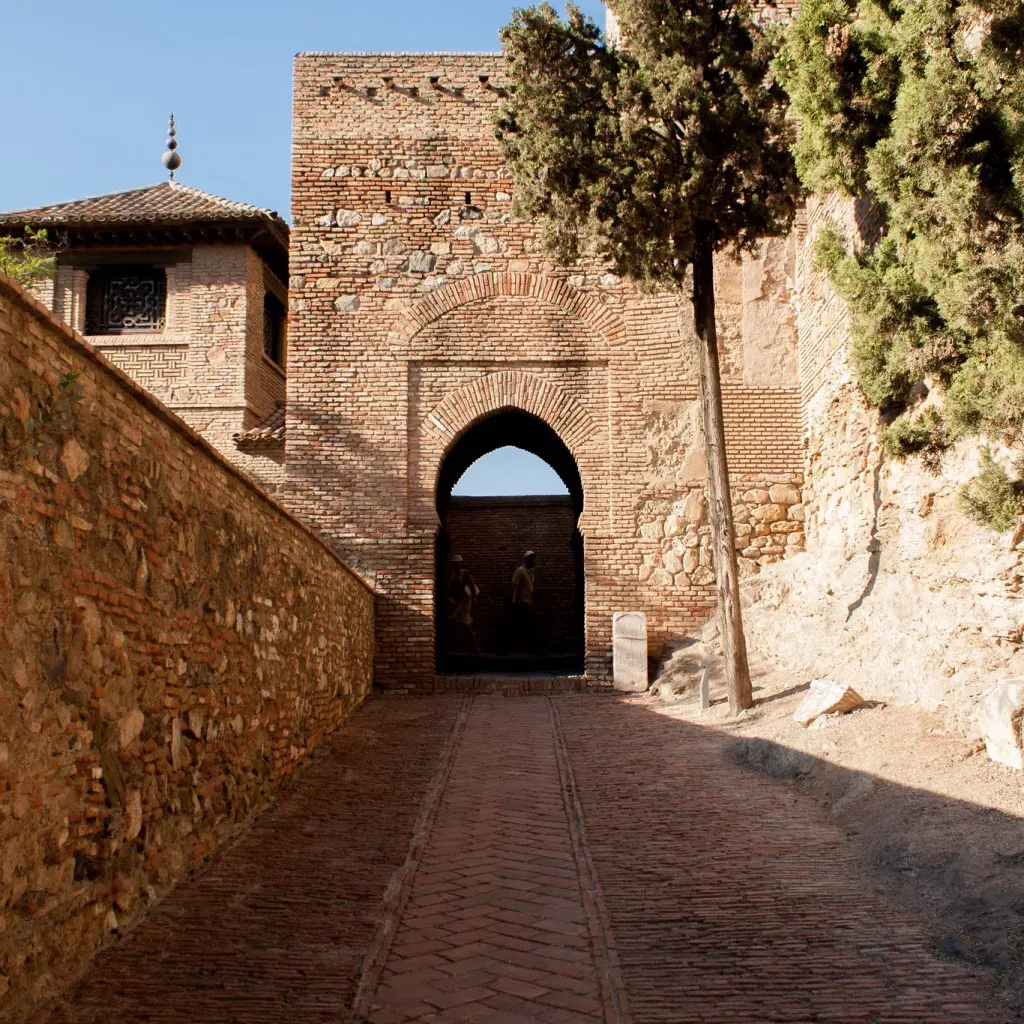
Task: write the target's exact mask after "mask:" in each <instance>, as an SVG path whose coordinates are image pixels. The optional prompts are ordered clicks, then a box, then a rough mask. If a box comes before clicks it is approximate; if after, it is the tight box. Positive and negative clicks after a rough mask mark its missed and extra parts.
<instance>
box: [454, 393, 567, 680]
mask: <svg viewBox="0 0 1024 1024" xmlns="http://www.w3.org/2000/svg"><path fill="white" fill-rule="evenodd" d="M508 446H513V447H516V448H521V449H523V450H524V451H527V452H530V453H531V454H533V455H535V456H537V457H538V458H540V459H542V460H543V461H544V462H546V463H547V464H548V465H549V466H550V467H551V468H552V469H553V470H554V471H555V472H556V473H557V474H558V476H559V478H560V479H561V480H562V482H563V483H564V484H565V488H566V490H567V492H568V494H567V495H565V496H552V497H543V498H541V497H531V496H523V497H516V496H504V497H500V498H476V499H460V498H454V497H453V495H452V491H453V489H454V488H455V485H456V484H457V483H458V481H459V479H460V478H461V477H462V475H463V474H464V473H465V472H466V470H467V469H469V467H470V466H472V465H473V463H475V462H476V461H477V460H479V459H481V458H483V457H484V456H486V455H488V454H489V453H491V452H494V451H496V450H498V449H500V448H504V447H508ZM435 500H436V508H437V515H438V519H439V522H440V526H439V527H438V532H437V543H436V550H435V574H434V575H435V595H434V624H435V629H434V649H435V657H436V667H437V671H438V673H440V674H444V675H453V674H478V673H481V672H498V673H502V674H524V673H535V672H543V673H565V674H572V675H575V674H581V673H582V672H583V670H584V659H585V653H586V652H585V646H586V644H585V639H584V607H585V592H584V580H585V576H584V542H583V537H582V535H581V533H580V530H579V518H580V515H581V514H582V512H583V506H584V493H583V482H582V479H581V476H580V471H579V468H578V466H577V464H576V460H575V458H574V457H573V455H572V453H571V452H570V451H569V449H568V447H567V446H566V445H565V443H564V442H563V441H562V439H561V438H560V437H559V435H558V434H557V432H556V431H555V430H554V429H553V428H552V427H550V426H549V425H548V424H547V423H545V422H544V420H542V419H541V418H540V417H538V416H535V415H533V414H531V413H528V412H524V411H523V410H521V409H514V408H506V409H501V410H499V411H497V412H494V413H491V414H490V415H488V416H486V417H484V418H482V419H480V420H478V421H477V422H475V423H474V424H472V425H471V426H469V427H468V428H467V429H466V430H465V431H464V432H463V433H462V434H461V435H460V436H459V438H458V439H457V440H456V441H455V442H454V443H453V444H452V446H451V447H450V448H449V450H448V452H447V454H446V455H445V457H444V460H443V461H442V463H441V466H440V471H439V473H438V480H437V489H436V495H435ZM527 550H533V551H535V552H536V557H537V567H536V592H535V599H534V604H533V608H532V614H531V615H530V616H528V617H526V616H523V615H518V616H517V615H515V614H514V613H515V612H516V611H520V612H521V611H522V610H521V609H513V608H512V576H513V573H514V572H515V569H516V568H517V566H518V565H519V564H521V562H522V560H523V556H524V554H525V552H526V551H527ZM456 554H458V555H461V556H462V557H463V558H465V560H466V563H465V564H466V565H467V566H468V568H469V570H470V572H472V573H473V577H474V580H475V581H476V585H477V587H478V588H479V590H480V593H479V596H478V598H477V601H476V602H475V605H474V607H473V619H474V638H475V640H476V643H477V644H478V645H479V648H480V650H479V652H477V651H476V650H474V649H473V648H472V646H471V645H472V644H473V639H474V638H470V637H469V636H468V634H467V633H466V631H465V630H464V629H463V628H460V624H458V623H456V622H453V619H452V612H453V609H454V607H455V604H456V595H453V586H455V587H456V589H458V586H457V584H453V572H452V562H451V558H452V556H453V555H456Z"/></svg>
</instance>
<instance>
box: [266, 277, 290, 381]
mask: <svg viewBox="0 0 1024 1024" xmlns="http://www.w3.org/2000/svg"><path fill="white" fill-rule="evenodd" d="M287 321H288V314H287V312H286V311H285V308H284V303H282V302H281V300H280V299H279V298H278V297H277V296H276V295H271V294H270V292H267V294H266V295H265V296H264V299H263V354H264V355H265V356H266V357H267V358H268V359H269V360H270V361H271V362H272V363H274V365H275V366H280V367H281V368H282V369H283V368H284V336H285V325H286V324H287Z"/></svg>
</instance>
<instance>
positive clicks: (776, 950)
mask: <svg viewBox="0 0 1024 1024" xmlns="http://www.w3.org/2000/svg"><path fill="white" fill-rule="evenodd" d="M554 703H555V704H556V707H557V709H558V714H559V718H560V721H561V723H562V727H563V729H564V733H565V737H566V745H567V747H568V750H569V754H570V757H571V760H572V764H573V769H574V774H575V778H576V782H577V785H578V787H579V793H580V800H581V803H582V806H583V810H584V815H585V819H586V821H587V824H588V835H589V847H590V851H591V854H592V857H593V861H594V864H595V866H596V869H597V874H598V877H599V878H600V880H601V884H602V888H603V892H604V898H605V901H606V906H607V912H608V915H609V917H610V919H611V923H612V927H613V930H614V933H615V938H616V940H617V950H618V957H619V960H620V963H621V965H622V971H623V974H624V977H625V981H626V986H627V989H628V992H629V999H630V1005H631V1009H632V1013H633V1018H634V1020H635V1021H638V1022H657V1021H666V1022H672V1024H691V1022H692V1024H768V1022H778V1024H809V1022H812V1021H814V1022H819V1024H824V1022H834V1024H979V1022H981V1021H993V1020H994V1019H995V1017H994V1015H993V1013H992V1012H991V1011H990V1010H988V1009H987V1008H986V1004H985V998H986V996H987V994H988V989H987V986H986V985H985V984H984V982H983V980H982V979H981V978H979V977H978V976H976V975H973V974H972V973H971V972H970V971H969V970H967V969H965V968H964V967H962V966H959V965H957V964H954V963H952V962H950V961H947V960H942V959H940V958H939V957H938V956H937V955H936V954H935V953H934V951H933V948H932V947H931V946H930V944H929V942H928V941H927V939H926V937H925V935H924V934H923V932H922V930H921V929H920V927H919V926H918V925H917V924H916V923H914V922H912V921H910V920H908V919H907V918H906V917H904V916H903V915H901V914H900V913H899V912H896V911H895V910H894V909H893V907H892V906H891V905H889V904H887V903H886V902H885V901H884V896H883V894H881V893H880V892H879V891H878V886H877V882H876V881H875V880H874V879H872V878H871V877H870V876H869V875H868V874H867V873H866V871H865V870H864V867H863V865H862V864H861V863H859V862H858V861H857V860H856V859H855V856H854V854H853V852H852V849H851V847H850V844H849V842H848V840H847V838H846V837H845V836H844V835H843V833H842V831H841V829H840V828H839V827H838V825H836V823H835V822H834V821H833V820H832V819H831V818H830V817H829V816H828V815H827V814H826V813H825V812H824V811H823V810H822V809H821V808H820V807H819V806H818V805H817V804H816V803H815V802H814V801H813V800H811V799H810V798H807V797H804V796H802V795H800V794H798V793H796V792H795V791H794V790H793V789H792V788H791V787H790V786H789V785H787V784H785V783H779V782H777V781H774V780H772V779H770V778H768V777H767V776H764V775H761V774H759V773H756V772H754V771H751V770H749V769H744V768H741V767H740V766H739V765H737V764H736V763H735V762H734V760H733V759H732V757H731V754H730V750H729V745H730V739H729V737H728V736H727V735H726V734H723V733H721V732H717V731H714V730H711V729H701V728H699V727H696V726H693V725H691V724H687V723H684V722H680V721H678V720H675V719H669V718H667V717H665V716H662V715H659V714H657V713H656V712H655V711H654V710H653V709H651V708H650V707H649V706H644V705H643V704H641V703H639V702H634V703H626V702H622V701H618V700H616V699H615V698H613V697H604V696H601V695H582V696H579V697H576V698H574V699H560V698H556V699H555V701H554Z"/></svg>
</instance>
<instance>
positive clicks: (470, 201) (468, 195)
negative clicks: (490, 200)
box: [466, 192, 473, 206]
mask: <svg viewBox="0 0 1024 1024" xmlns="http://www.w3.org/2000/svg"><path fill="white" fill-rule="evenodd" d="M466 205H467V206H472V205H473V193H472V192H467V193H466Z"/></svg>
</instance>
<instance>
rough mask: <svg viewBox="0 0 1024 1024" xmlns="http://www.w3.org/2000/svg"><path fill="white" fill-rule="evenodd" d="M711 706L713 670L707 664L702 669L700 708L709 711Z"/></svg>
mask: <svg viewBox="0 0 1024 1024" xmlns="http://www.w3.org/2000/svg"><path fill="white" fill-rule="evenodd" d="M710 707H711V672H710V670H709V669H708V667H707V665H702V666H701V670H700V709H701V711H707V710H708V708H710Z"/></svg>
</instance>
